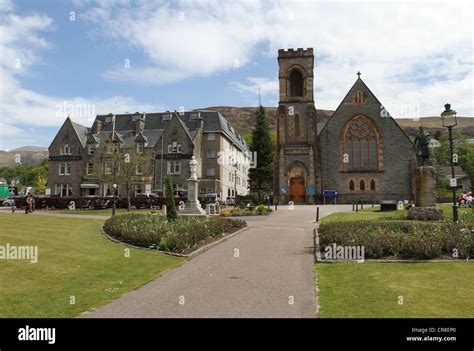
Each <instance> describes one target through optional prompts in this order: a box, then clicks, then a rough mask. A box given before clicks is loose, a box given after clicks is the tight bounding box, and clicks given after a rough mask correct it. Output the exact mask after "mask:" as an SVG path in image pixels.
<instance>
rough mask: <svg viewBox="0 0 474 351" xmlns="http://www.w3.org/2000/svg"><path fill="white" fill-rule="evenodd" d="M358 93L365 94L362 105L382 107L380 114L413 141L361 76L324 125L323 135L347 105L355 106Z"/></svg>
mask: <svg viewBox="0 0 474 351" xmlns="http://www.w3.org/2000/svg"><path fill="white" fill-rule="evenodd" d="M358 91H362V92H363V94H364V102H363V103H362V104H361V105H364V104H377V105H379V106H380V113H384V116H383V118H386V119H389V120H391V121H392V122H393V123H394V124H395V125H396V126H397V128H398V129H399V130H400V132H401V133H402V134H403V135H404V136H405V137H406V138H407V140H408V141H409V142H410V143H411V140H410V138H409V137H408V135H407V134H406V133H405V131H404V130H403V129H402V128H401V127H400V126H399V124H398V123H397V121H395V119H394V118H393V117H392V116H391V115H390V113H389V112H388V111H387V110H386V109H385V107H383V105H382V103H381V102H380V101H379V99H377V97H376V96H375V94H374V93H373V92H372V91H371V90H370V88H369V87H368V86H367V85H366V84H365V82H364V81H363V80H362V78H360V76H359V77H358V78H357V79H356V81H355V82H354V84H353V85H352V87H351V88H350V89H349V91H348V92H347V94H346V96H345V97H344V99H342V101H341V103H340V104H339V106H338V107H337V108H336V110H335V111H334V113H333V114H332V115H331V117H329V119H328V120H327V122H326V124H325V125H324V127H323V128H322V129H321V132H320V133H322V132H323V131H324V130H325V129H326V127H327V126H328V125H329V124H330V123H331V121H332V120H333V118H335V117H336V118H337V115H338V112H340V110H341V109H342V108H343V107H345V105H348V104H353V103H354V102H353V100H352V98H353V96H354V95H355V94H356V93H357V92H358Z"/></svg>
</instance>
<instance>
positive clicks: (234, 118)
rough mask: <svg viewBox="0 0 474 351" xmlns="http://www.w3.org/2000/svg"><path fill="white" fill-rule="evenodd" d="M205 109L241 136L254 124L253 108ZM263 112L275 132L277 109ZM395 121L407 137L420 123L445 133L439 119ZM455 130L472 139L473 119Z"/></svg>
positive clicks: (326, 112)
mask: <svg viewBox="0 0 474 351" xmlns="http://www.w3.org/2000/svg"><path fill="white" fill-rule="evenodd" d="M206 109H208V110H215V111H219V112H220V113H222V114H223V115H224V116H225V117H226V119H227V120H229V122H230V123H231V124H232V125H233V126H234V127H235V128H237V130H238V131H239V132H240V133H241V134H246V133H250V132H251V131H252V127H253V125H254V124H255V107H232V106H212V107H207V108H206ZM265 110H266V111H267V115H268V118H269V120H270V125H271V127H272V130H275V128H276V117H275V114H276V110H277V108H276V107H265ZM317 112H318V114H322V115H323V116H324V119H325V120H327V119H329V117H331V115H332V114H333V113H334V111H331V110H317ZM396 121H397V123H398V124H399V125H400V127H401V128H402V129H403V130H404V131H405V133H407V134H408V135H414V134H415V133H416V132H417V130H418V127H419V126H420V121H421V123H422V124H423V126H424V127H425V128H427V129H428V131H429V132H430V133H431V135H434V133H435V132H436V131H437V130H440V131H442V132H446V128H444V127H443V126H442V125H441V117H423V118H420V119H418V120H413V119H408V118H397V119H396ZM455 130H456V131H458V132H461V133H462V134H465V135H467V136H468V137H472V138H474V117H458V125H457V126H456V128H455Z"/></svg>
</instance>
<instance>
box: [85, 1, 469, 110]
mask: <svg viewBox="0 0 474 351" xmlns="http://www.w3.org/2000/svg"><path fill="white" fill-rule="evenodd" d="M85 3H86V5H85V6H88V9H89V10H88V11H86V14H85V15H84V17H85V18H86V19H87V20H88V21H89V22H91V23H93V24H94V25H95V26H96V28H97V30H98V31H100V32H101V33H102V35H103V36H105V37H106V38H109V39H113V40H116V42H117V43H120V44H121V45H123V44H124V43H126V44H127V45H129V46H130V47H134V48H136V49H138V50H140V51H142V52H143V53H145V54H146V55H147V57H148V59H149V63H148V64H147V66H146V67H133V69H128V70H127V69H122V68H115V69H112V70H110V71H108V72H106V73H105V74H104V76H105V77H106V78H107V79H112V80H122V81H128V82H135V83H144V84H164V83H170V82H175V81H179V80H183V79H186V78H191V77H196V76H209V75H212V74H216V73H219V72H225V71H227V70H230V69H234V63H235V62H234V60H238V61H237V63H238V67H245V66H247V65H249V64H250V63H252V61H253V60H254V59H258V58H259V57H261V56H262V55H264V56H265V57H268V56H270V57H275V55H276V53H277V50H278V49H279V48H290V47H293V48H297V47H313V48H314V50H315V55H316V57H315V74H316V75H315V89H316V90H315V99H316V104H317V105H319V106H322V107H323V108H335V107H337V105H338V103H339V102H340V100H341V99H342V98H343V96H344V94H345V93H346V92H347V89H348V88H349V87H350V85H351V84H352V82H353V81H354V79H355V73H356V72H357V70H361V71H362V73H363V77H364V79H365V80H366V81H367V82H369V81H370V87H371V88H374V87H376V88H377V89H374V91H375V90H376V91H377V95H378V96H379V97H380V98H381V99H382V97H383V98H385V99H390V100H396V99H401V98H403V99H407V100H409V101H413V100H416V101H415V103H417V104H418V105H419V106H423V111H424V112H425V113H426V114H433V113H434V112H436V111H437V110H438V109H439V108H438V105H440V106H441V108H442V104H443V103H444V101H445V100H446V99H447V98H448V97H449V96H447V97H445V96H446V94H447V95H449V94H450V93H451V92H454V90H453V88H454V87H458V88H459V89H460V90H459V91H456V93H457V94H456V95H454V94H453V98H452V99H451V101H452V102H453V105H454V102H455V101H456V100H457V102H458V104H457V105H458V106H462V108H463V109H464V111H465V112H464V114H471V115H472V114H474V106H473V103H472V100H473V99H472V97H473V90H474V88H473V87H472V84H471V86H469V82H470V81H471V80H472V71H473V64H474V62H473V52H474V48H473V32H472V23H473V18H472V13H473V12H472V7H473V5H472V3H471V2H470V1H458V2H429V1H424V2H421V1H400V2H397V3H394V2H388V1H386V2H385V1H384V2H381V3H380V2H377V3H374V2H373V1H368V2H357V1H339V2H329V1H328V2H325V1H315V2H294V1H272V2H255V1H252V2H232V3H231V2H214V1H184V0H183V1H178V2H177V3H176V4H174V5H173V6H171V5H169V4H167V3H164V2H162V1H157V2H151V3H150V2H138V3H134V4H133V5H131V4H130V3H129V2H123V1H119V2H117V1H105V0H102V1H99V2H93V1H86V2H85ZM120 3H121V4H122V6H120ZM115 19H120V20H115ZM276 75H277V72H275V75H274V77H276ZM152 77H153V78H152ZM154 77H157V78H154ZM274 77H266V80H267V81H271V80H274ZM252 79H254V78H248V80H247V81H244V82H232V83H231V86H232V87H233V88H235V89H238V90H240V91H242V92H245V93H249V92H250V91H252V90H255V87H256V86H257V85H258V84H257V85H256V82H255V81H252ZM270 90H272V91H274V94H275V95H274V97H275V98H277V94H276V92H277V89H276V87H275V86H274V85H273V86H272V88H271V89H270ZM270 90H269V91H270ZM423 91H424V92H426V93H430V94H431V95H424V94H421V93H420V92H423ZM440 92H443V93H444V94H445V95H443V94H441V93H440ZM461 94H462V95H461ZM443 97H444V98H443ZM439 99H441V101H439ZM403 103H408V102H406V101H403Z"/></svg>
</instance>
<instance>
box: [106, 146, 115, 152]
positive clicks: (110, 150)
mask: <svg viewBox="0 0 474 351" xmlns="http://www.w3.org/2000/svg"><path fill="white" fill-rule="evenodd" d="M107 153H108V154H113V153H114V145H113V144H107Z"/></svg>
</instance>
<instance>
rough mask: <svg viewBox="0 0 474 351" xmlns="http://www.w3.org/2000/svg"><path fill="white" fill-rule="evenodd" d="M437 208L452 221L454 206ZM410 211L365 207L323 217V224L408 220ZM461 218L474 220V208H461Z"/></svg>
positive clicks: (444, 205) (448, 205)
mask: <svg viewBox="0 0 474 351" xmlns="http://www.w3.org/2000/svg"><path fill="white" fill-rule="evenodd" d="M366 206H367V207H366ZM437 207H439V208H442V209H443V212H444V216H445V219H446V220H447V221H450V220H452V218H453V213H452V205H450V204H441V205H437ZM407 213H408V211H406V210H403V211H384V212H380V206H379V205H376V206H375V207H371V205H365V206H364V209H363V210H360V209H359V212H355V211H354V212H340V213H333V214H330V215H329V216H326V217H323V218H322V219H321V223H328V222H352V221H384V220H406V216H407ZM459 217H460V219H461V220H462V219H464V220H474V208H460V209H459Z"/></svg>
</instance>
